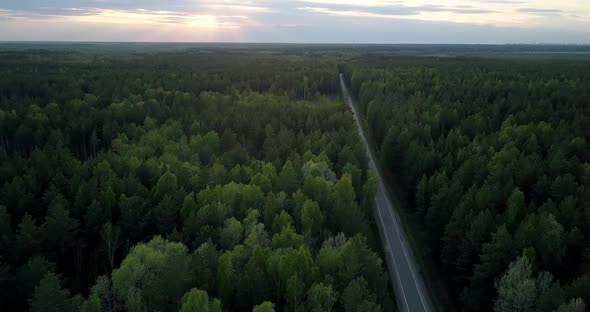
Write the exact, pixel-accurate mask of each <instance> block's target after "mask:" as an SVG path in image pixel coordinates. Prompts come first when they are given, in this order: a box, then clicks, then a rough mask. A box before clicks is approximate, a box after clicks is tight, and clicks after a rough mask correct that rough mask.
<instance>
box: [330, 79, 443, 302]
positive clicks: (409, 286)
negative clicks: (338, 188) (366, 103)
mask: <svg viewBox="0 0 590 312" xmlns="http://www.w3.org/2000/svg"><path fill="white" fill-rule="evenodd" d="M340 84H341V87H342V95H343V96H344V100H345V101H346V103H347V104H348V105H349V106H350V108H351V109H352V112H353V115H354V120H355V122H356V124H357V127H358V129H359V133H360V136H361V139H362V140H363V143H364V145H365V148H366V150H367V155H368V157H369V168H371V169H372V170H373V171H374V172H375V175H376V176H377V180H378V181H377V183H378V185H377V192H376V193H375V212H374V215H375V221H376V223H377V227H378V228H379V233H380V235H381V240H382V242H383V248H384V251H385V256H386V260H387V266H388V269H389V276H390V278H391V282H392V285H393V287H394V290H395V293H396V298H397V305H398V307H399V309H400V311H409V312H422V311H423V312H430V311H432V309H431V308H430V300H429V299H428V296H427V292H426V289H425V287H424V286H423V285H424V284H423V282H422V279H421V277H420V275H419V272H418V271H417V270H416V265H415V261H414V259H413V256H412V253H411V251H410V250H409V247H407V246H406V245H407V241H406V239H405V236H404V233H403V228H402V227H401V224H400V221H399V216H398V215H397V212H396V211H395V210H394V209H393V205H392V204H391V200H390V199H389V195H388V193H387V191H386V188H385V186H384V184H383V176H382V174H381V171H380V169H379V167H378V166H377V163H376V162H375V158H374V157H373V152H372V151H371V149H370V147H369V144H368V143H367V137H366V135H365V132H364V130H363V127H362V124H361V121H360V119H359V115H358V113H357V110H356V107H355V104H354V103H353V101H352V98H351V97H350V93H349V92H348V88H347V87H346V83H345V82H344V75H343V74H340Z"/></svg>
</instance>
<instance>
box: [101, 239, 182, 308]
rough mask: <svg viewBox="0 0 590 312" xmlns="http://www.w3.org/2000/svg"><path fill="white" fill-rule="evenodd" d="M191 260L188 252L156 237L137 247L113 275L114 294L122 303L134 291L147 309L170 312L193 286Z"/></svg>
mask: <svg viewBox="0 0 590 312" xmlns="http://www.w3.org/2000/svg"><path fill="white" fill-rule="evenodd" d="M192 269H193V268H192V266H191V259H190V256H189V255H188V254H187V249H186V247H185V246H184V245H182V244H180V243H173V242H168V241H166V240H164V239H163V238H161V237H159V236H157V237H155V238H154V239H152V240H151V241H150V242H148V243H147V244H138V245H136V246H135V247H133V249H132V250H131V251H130V252H129V255H127V257H126V258H125V260H123V262H122V263H121V267H120V268H118V269H115V270H114V271H113V274H112V279H113V292H114V294H115V296H117V297H118V298H119V299H120V300H125V299H126V298H127V297H128V296H129V292H130V291H132V290H133V289H135V288H137V289H138V290H139V291H140V292H141V296H142V301H143V302H145V306H146V308H147V309H149V310H152V309H159V310H162V311H172V310H174V309H175V308H176V306H175V303H176V302H178V301H179V300H180V298H181V297H182V295H183V294H184V293H185V292H186V291H187V290H188V289H190V285H191V284H192V276H193V271H192Z"/></svg>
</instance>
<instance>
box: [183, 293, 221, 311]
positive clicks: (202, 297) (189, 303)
mask: <svg viewBox="0 0 590 312" xmlns="http://www.w3.org/2000/svg"><path fill="white" fill-rule="evenodd" d="M180 304H181V307H180V312H221V311H222V310H221V302H220V301H219V300H218V299H212V300H209V295H208V294H207V292H205V291H203V290H200V289H196V288H193V289H191V290H189V291H188V292H187V293H186V294H184V296H182V300H181V301H180Z"/></svg>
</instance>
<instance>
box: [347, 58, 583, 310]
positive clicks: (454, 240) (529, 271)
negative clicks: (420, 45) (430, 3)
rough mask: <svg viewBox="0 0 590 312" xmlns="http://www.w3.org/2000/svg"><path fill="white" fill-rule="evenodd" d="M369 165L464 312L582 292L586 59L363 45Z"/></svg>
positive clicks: (358, 91) (538, 305)
mask: <svg viewBox="0 0 590 312" xmlns="http://www.w3.org/2000/svg"><path fill="white" fill-rule="evenodd" d="M345 71H346V73H347V75H348V77H349V78H350V82H351V87H352V91H353V93H354V94H355V96H356V97H357V98H358V100H359V102H360V106H361V111H362V112H363V113H364V115H365V117H366V121H367V125H368V127H369V129H370V132H371V134H372V137H373V139H374V142H375V145H376V146H377V149H378V150H379V154H380V158H381V162H382V163H383V165H384V166H385V167H386V168H387V170H388V171H389V172H390V173H391V175H392V176H394V177H395V179H397V180H398V182H399V185H400V186H401V189H402V193H403V194H405V195H406V197H407V198H408V200H407V201H408V202H409V204H408V205H407V206H408V208H407V210H408V211H407V213H408V214H410V215H411V216H413V218H414V219H416V220H417V221H416V222H415V223H416V224H417V226H418V227H419V228H420V229H421V230H422V231H423V232H425V233H426V235H425V236H426V237H427V238H428V239H427V242H425V244H426V245H427V246H428V248H429V249H430V250H431V251H432V254H433V257H435V258H436V261H435V262H436V263H435V265H436V267H437V268H436V269H437V270H439V271H440V272H441V273H442V274H443V279H444V280H445V281H444V282H445V283H446V285H448V289H449V291H450V292H451V296H452V298H454V300H455V301H456V303H457V306H458V307H459V308H460V309H462V310H464V311H492V310H494V311H502V312H503V311H584V310H585V304H588V303H590V244H589V243H588V242H589V241H590V240H589V238H590V164H589V162H590V149H589V147H588V141H589V140H590V61H589V60H588V58H584V57H581V56H580V57H575V56H573V57H567V58H566V57H556V58H552V57H551V56H544V57H542V58H541V57H534V58H533V57H510V58H504V59H492V58H481V59H476V58H469V57H455V58H444V57H428V58H427V57H402V56H398V57H383V56H382V55H374V56H371V57H369V56H364V57H361V58H359V59H358V60H357V61H356V62H354V63H353V64H352V65H351V66H350V67H348V68H346V70H345Z"/></svg>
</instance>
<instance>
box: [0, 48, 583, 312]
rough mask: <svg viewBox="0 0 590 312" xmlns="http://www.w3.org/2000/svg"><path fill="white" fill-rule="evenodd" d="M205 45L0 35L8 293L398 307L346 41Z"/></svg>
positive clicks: (153, 304) (103, 306) (0, 223)
mask: <svg viewBox="0 0 590 312" xmlns="http://www.w3.org/2000/svg"><path fill="white" fill-rule="evenodd" d="M74 50H75V48H74ZM206 50H207V51H200V50H192V49H191V50H183V51H180V50H179V51H176V52H174V53H155V54H152V53H147V54H142V53H138V54H136V53H134V54H133V55H132V54H125V55H119V54H116V55H111V54H109V53H106V52H101V51H93V52H92V53H91V54H92V55H96V59H91V58H90V59H86V58H87V54H85V53H82V54H83V55H84V56H83V55H82V54H80V55H79V57H80V60H79V61H76V62H62V61H63V60H64V58H66V59H67V58H68V57H69V55H70V52H65V51H49V50H47V51H45V50H43V51H37V50H31V51H23V53H22V54H19V55H18V56H16V59H15V58H9V59H7V58H4V57H3V56H4V55H5V54H4V53H5V51H4V50H2V51H0V56H2V57H0V73H2V74H3V75H0V94H2V96H0V181H2V182H0V259H1V262H0V284H1V285H0V286H1V287H2V289H3V290H4V289H8V291H7V292H5V296H2V299H1V301H2V304H4V303H5V302H6V305H7V306H9V307H10V308H12V309H13V310H15V311H20V310H26V309H27V307H26V305H27V302H28V300H29V299H30V298H33V297H34V296H33V295H35V296H36V297H35V298H37V299H35V300H34V301H31V302H35V304H36V305H37V308H40V302H41V301H43V300H45V301H47V302H49V303H52V304H53V303H55V305H61V306H64V304H62V303H63V302H70V301H71V302H74V301H76V302H78V303H80V304H81V306H82V307H81V308H82V309H84V310H85V311H98V310H101V311H110V312H115V311H121V310H127V311H137V312H146V311H156V310H157V311H175V310H178V309H181V308H184V309H188V310H194V309H202V308H203V307H204V306H205V305H203V304H202V303H203V302H204V299H205V298H206V297H205V296H204V295H207V294H208V295H207V296H209V295H211V297H216V298H220V299H221V301H216V300H214V299H208V300H209V303H210V306H209V310H220V309H221V302H223V306H224V308H225V309H226V310H231V311H234V310H235V311H249V310H251V309H252V308H253V307H254V306H255V305H257V304H260V303H261V302H273V303H274V304H269V303H265V304H263V305H262V307H260V309H266V310H270V309H273V310H274V309H276V310H277V311H287V310H289V311H305V310H307V309H308V308H309V309H312V310H314V309H315V310H318V309H324V308H327V309H330V308H331V309H333V310H343V309H344V306H343V301H342V300H341V298H340V297H339V294H342V293H343V290H344V289H345V288H346V287H347V286H348V285H349V283H350V282H351V281H352V280H355V279H357V278H359V277H362V278H363V279H364V280H365V281H366V283H367V287H366V288H367V289H366V297H367V298H369V299H371V300H369V301H366V300H365V301H366V302H365V301H363V302H360V303H359V304H358V305H357V310H363V309H368V310H371V309H373V307H375V306H382V307H383V308H384V309H387V310H391V309H393V302H392V301H391V298H392V295H391V293H390V291H389V289H390V288H388V285H387V281H388V278H387V273H386V270H385V265H384V263H383V261H382V260H381V259H380V258H379V257H378V256H377V254H376V253H375V252H374V251H373V250H372V249H371V248H369V246H368V245H370V246H379V245H378V243H377V241H376V235H375V232H374V229H373V227H372V222H371V221H370V220H372V215H371V214H372V200H371V199H372V198H373V193H374V183H373V182H371V181H368V179H367V176H369V173H368V172H367V165H366V163H367V161H366V157H365V151H364V148H363V145H362V144H360V140H359V137H358V135H357V129H356V128H355V126H354V123H353V118H352V114H351V112H350V111H349V110H348V108H347V107H346V106H345V105H343V103H342V101H341V100H340V98H339V97H338V95H339V94H340V85H339V81H338V75H337V73H335V68H336V59H335V58H333V56H334V55H335V54H334V53H332V52H329V53H328V55H327V56H326V55H322V54H321V53H316V52H314V53H313V54H308V53H307V52H305V53H303V52H302V51H301V50H299V49H294V50H286V51H284V52H285V53H278V54H276V53H267V52H266V50H264V51H260V50H258V49H255V50H249V49H246V50H242V49H238V50H236V51H233V50H232V51H233V52H231V53H217V52H215V53H211V51H210V50H208V49H206ZM225 51H226V52H228V51H229V50H225ZM46 53H48V54H51V55H53V56H54V59H55V60H54V61H53V62H49V61H39V58H37V57H35V55H38V54H43V55H45V54H46ZM72 53H74V52H72ZM102 53H105V54H102ZM234 53H235V54H234ZM52 58H53V57H52ZM338 58H340V56H338ZM41 59H43V58H41ZM13 62H15V63H13ZM16 64H18V65H16ZM56 64H57V65H56ZM15 66H17V67H18V68H21V69H22V71H19V72H20V74H17V75H15V74H14V73H13V69H14V68H16V67H15ZM56 66H57V67H56ZM58 67H59V70H56V68H58ZM451 117H452V116H451ZM451 121H452V118H451ZM580 138H583V136H580ZM582 148H583V144H582V142H577V141H576V142H573V143H572V146H571V149H570V150H568V152H571V153H576V154H580V155H582V154H584V153H583V150H582ZM560 203H561V202H560ZM568 205H571V203H569V202H567V203H564V204H563V205H562V207H563V208H564V209H566V208H568ZM568 209H569V208H568ZM558 220H561V219H558ZM338 233H344V234H340V235H339V234H338ZM347 237H349V238H350V239H348V238H347ZM572 238H573V237H572ZM367 241H368V242H370V243H367ZM330 266H331V267H330ZM363 268H364V269H363ZM54 272H60V274H62V275H61V276H63V280H64V285H63V286H61V285H57V284H59V283H57V284H56V283H55V281H53V282H52V284H51V283H48V282H50V280H47V281H45V282H44V283H43V287H42V288H41V289H39V290H36V288H35V287H36V286H37V288H39V287H40V282H41V281H42V280H43V278H44V277H45V276H47V275H48V274H50V273H54ZM94 281H95V282H94ZM93 282H94V285H93ZM58 286H59V287H58ZM65 287H67V289H66V288H65ZM89 288H90V289H89ZM11 289H14V290H11ZM192 289H200V290H202V292H200V293H196V292H194V291H192ZM311 289H313V291H311ZM68 292H69V293H82V294H88V297H87V299H86V300H85V301H84V302H83V303H81V300H79V299H72V298H71V296H70V295H69V293H68ZM187 292H188V293H187ZM50 293H52V294H54V295H55V296H54V297H55V299H56V300H59V301H60V302H57V301H56V302H52V301H49V299H47V298H45V297H43V296H47V294H50ZM183 296H185V297H186V298H185V299H183ZM211 297H209V298H211ZM60 298H61V299H60ZM74 298H77V297H74ZM52 299H53V298H52ZM70 299H72V300H70ZM68 300H70V301H68ZM216 302H219V305H217V303H216ZM68 304H69V303H68ZM211 304H212V305H211ZM74 305H76V304H72V306H74ZM185 305H186V307H185ZM64 309H65V310H67V309H69V308H67V309H66V308H64ZM76 309H77V306H76Z"/></svg>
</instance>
